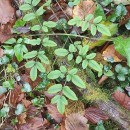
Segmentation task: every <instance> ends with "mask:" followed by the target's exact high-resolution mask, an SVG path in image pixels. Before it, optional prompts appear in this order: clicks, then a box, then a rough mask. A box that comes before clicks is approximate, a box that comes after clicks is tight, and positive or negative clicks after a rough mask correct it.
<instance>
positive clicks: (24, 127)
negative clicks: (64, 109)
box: [16, 106, 45, 130]
mask: <svg viewBox="0 0 130 130" xmlns="http://www.w3.org/2000/svg"><path fill="white" fill-rule="evenodd" d="M26 114H27V115H26V116H27V118H26V117H25V118H26V123H25V124H17V129H16V130H45V127H44V124H43V117H42V115H41V113H40V112H39V110H38V109H37V108H36V107H34V106H30V107H29V108H28V109H27V111H26ZM24 116H25V115H24ZM21 120H23V121H24V118H23V119H21Z"/></svg>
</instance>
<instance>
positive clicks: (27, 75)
mask: <svg viewBox="0 0 130 130" xmlns="http://www.w3.org/2000/svg"><path fill="white" fill-rule="evenodd" d="M21 79H22V81H23V82H28V83H29V84H30V85H31V87H32V89H34V88H35V87H36V86H37V85H38V84H39V83H40V82H41V78H40V77H39V76H38V77H37V79H36V80H35V82H33V81H32V80H31V78H30V69H26V70H25V74H22V76H21Z"/></svg>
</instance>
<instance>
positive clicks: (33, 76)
mask: <svg viewBox="0 0 130 130" xmlns="http://www.w3.org/2000/svg"><path fill="white" fill-rule="evenodd" d="M30 78H31V80H32V81H35V80H36V78H37V67H36V65H35V66H33V67H32V68H31V71H30Z"/></svg>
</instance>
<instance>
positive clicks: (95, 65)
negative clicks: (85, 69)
mask: <svg viewBox="0 0 130 130" xmlns="http://www.w3.org/2000/svg"><path fill="white" fill-rule="evenodd" d="M88 65H89V67H91V68H92V69H94V70H96V71H98V72H101V71H102V68H101V66H100V65H99V64H98V63H97V62H96V61H95V60H89V62H88Z"/></svg>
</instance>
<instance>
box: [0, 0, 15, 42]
mask: <svg viewBox="0 0 130 130" xmlns="http://www.w3.org/2000/svg"><path fill="white" fill-rule="evenodd" d="M11 2H12V0H1V1H0V42H1V43H3V42H5V41H6V40H7V39H9V38H12V37H13V35H12V33H11V28H12V27H13V24H14V23H15V21H16V16H15V9H14V8H13V7H12V6H11Z"/></svg>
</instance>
